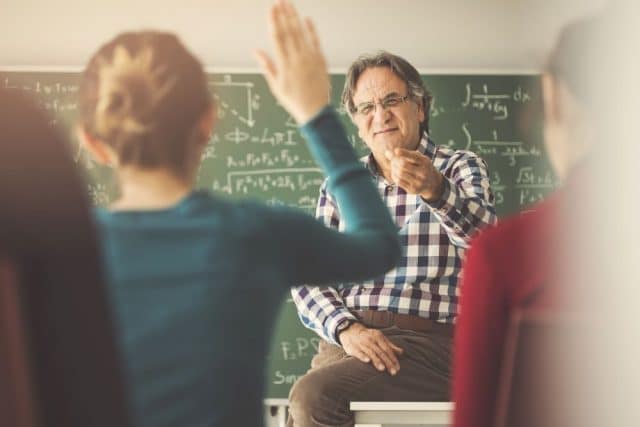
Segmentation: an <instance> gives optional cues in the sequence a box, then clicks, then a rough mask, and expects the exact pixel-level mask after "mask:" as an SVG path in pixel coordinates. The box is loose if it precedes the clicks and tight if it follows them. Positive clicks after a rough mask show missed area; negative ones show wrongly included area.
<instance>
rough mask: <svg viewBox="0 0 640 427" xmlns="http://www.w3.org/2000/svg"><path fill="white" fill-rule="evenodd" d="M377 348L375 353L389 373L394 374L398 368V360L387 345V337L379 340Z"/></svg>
mask: <svg viewBox="0 0 640 427" xmlns="http://www.w3.org/2000/svg"><path fill="white" fill-rule="evenodd" d="M376 344H377V346H378V348H377V349H374V350H375V351H377V355H378V357H379V358H380V360H381V361H382V363H383V364H384V367H385V369H386V370H387V371H389V373H390V374H391V375H395V374H396V373H397V372H398V370H399V369H400V362H399V361H398V357H397V356H396V354H395V352H394V351H393V349H392V348H391V347H390V346H389V345H388V342H387V338H386V337H383V339H382V340H381V341H378V342H377V343H376Z"/></svg>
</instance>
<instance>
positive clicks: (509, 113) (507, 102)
mask: <svg viewBox="0 0 640 427" xmlns="http://www.w3.org/2000/svg"><path fill="white" fill-rule="evenodd" d="M0 79H1V80H0V84H1V85H2V86H4V87H7V88H15V89H19V90H25V91H29V92H33V93H34V95H36V96H37V97H38V98H39V99H40V101H41V103H42V105H43V106H44V107H45V108H46V109H48V110H49V111H50V112H51V113H52V117H53V122H58V124H59V125H62V126H64V127H66V128H68V129H69V134H70V141H72V143H71V150H72V152H73V155H74V158H75V160H76V162H77V163H78V164H79V165H80V166H82V168H83V170H85V171H86V172H87V176H88V180H87V181H88V191H89V193H90V195H91V197H92V199H93V201H94V203H96V204H100V205H104V204H107V203H109V201H110V200H113V198H114V197H115V194H116V193H115V188H114V185H113V184H114V181H113V178H112V177H111V174H110V172H109V171H108V170H107V169H105V168H102V167H99V166H98V165H96V164H95V163H93V162H92V161H91V159H90V158H89V157H88V156H87V153H85V152H84V151H83V150H82V149H81V148H80V147H79V145H78V143H77V141H76V140H75V137H74V135H73V132H72V130H71V129H72V125H73V123H74V121H75V118H76V114H77V108H78V105H77V93H78V80H79V74H78V73H74V72H53V71H48V72H25V71H4V72H0ZM424 80H425V82H426V84H427V87H428V88H429V89H430V90H431V91H432V93H433V95H434V102H433V106H432V110H431V134H432V137H433V139H434V140H435V141H436V142H437V143H439V144H444V145H449V146H452V147H455V148H462V149H469V150H472V151H474V152H476V153H478V154H480V155H481V156H482V157H483V158H484V159H485V160H486V162H487V163H488V165H489V169H490V174H491V180H492V185H493V190H494V192H495V194H496V203H497V210H498V214H499V216H501V217H502V216H505V215H508V214H512V213H516V212H518V211H521V210H522V209H526V207H527V206H528V205H530V204H532V203H534V202H536V201H538V200H540V199H542V198H543V197H544V196H545V195H546V194H547V193H548V192H549V191H550V190H552V189H553V188H554V186H555V178H554V176H553V174H552V172H551V169H550V167H549V165H548V162H547V159H546V157H545V155H544V150H543V144H542V139H541V138H542V135H541V124H542V123H541V120H542V119H541V102H540V81H539V77H538V76H531V75H425V76H424ZM209 82H210V85H211V90H212V92H213V94H214V97H215V99H216V101H217V105H218V113H219V117H220V122H219V124H218V126H217V129H216V132H215V134H214V135H213V136H212V140H211V142H210V144H209V146H208V147H207V149H206V151H205V153H204V156H203V157H204V158H203V162H202V167H201V169H200V171H199V178H198V184H199V186H200V187H203V188H208V189H211V190H214V191H218V192H222V193H225V194H228V196H229V197H231V198H244V197H253V198H258V199H262V200H264V201H265V202H267V203H270V204H286V205H292V206H297V207H299V208H301V209H304V210H305V211H307V212H309V214H312V213H313V210H314V207H315V202H316V198H317V194H318V187H319V185H320V183H321V182H322V179H323V178H322V175H321V174H320V172H319V171H318V169H317V167H316V165H315V164H314V162H313V161H312V160H311V158H310V156H309V153H308V151H307V149H306V147H305V145H304V142H303V140H302V138H301V136H300V134H299V133H298V131H297V128H296V126H295V123H294V121H293V120H292V118H291V117H290V116H289V115H288V114H287V113H286V112H285V111H284V110H283V109H282V108H281V107H280V106H279V105H278V104H277V103H276V101H275V100H274V98H273V97H272V96H271V94H270V92H269V90H268V88H267V86H266V82H265V81H264V79H263V78H262V77H261V76H260V75H259V74H255V73H254V74H245V73H230V74H210V75H209ZM343 82H344V75H332V86H333V93H332V98H333V102H334V103H335V105H338V99H339V95H340V91H341V89H342V84H343ZM342 118H343V121H344V124H345V126H346V127H347V132H348V134H349V138H350V141H351V142H352V143H353V144H354V146H355V147H356V149H357V150H358V151H359V152H360V153H363V154H364V153H365V152H366V147H365V146H364V144H363V143H362V142H361V141H360V140H359V139H358V136H357V131H356V129H355V128H354V126H353V125H352V124H351V123H350V121H349V118H348V116H347V115H346V114H342ZM317 346H318V338H317V337H316V336H315V335H314V334H313V333H311V332H310V331H308V330H306V329H304V328H303V327H302V326H301V325H300V322H299V321H298V318H297V315H296V310H295V306H294V305H293V303H292V302H291V300H290V299H287V300H286V301H285V302H284V304H283V306H282V309H281V312H280V319H279V321H278V326H277V328H276V331H275V335H274V338H273V341H272V349H271V353H270V355H269V368H268V371H267V384H268V390H267V393H266V396H267V397H270V398H281V397H287V394H288V391H289V388H290V387H291V384H292V383H293V382H294V381H295V379H296V378H297V377H298V376H300V375H301V374H303V373H304V372H305V371H306V370H307V368H308V366H309V363H310V360H311V357H312V356H313V354H314V353H315V350H316V349H317Z"/></svg>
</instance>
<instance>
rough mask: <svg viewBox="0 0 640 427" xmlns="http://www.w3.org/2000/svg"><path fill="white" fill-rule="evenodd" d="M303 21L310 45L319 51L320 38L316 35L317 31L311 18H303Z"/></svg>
mask: <svg viewBox="0 0 640 427" xmlns="http://www.w3.org/2000/svg"><path fill="white" fill-rule="evenodd" d="M304 23H305V26H306V28H307V37H308V39H309V42H310V44H311V46H312V47H313V49H314V50H315V51H316V52H319V51H320V50H321V47H320V38H319V37H318V33H317V32H316V27H315V25H314V24H313V21H312V20H311V18H305V20H304Z"/></svg>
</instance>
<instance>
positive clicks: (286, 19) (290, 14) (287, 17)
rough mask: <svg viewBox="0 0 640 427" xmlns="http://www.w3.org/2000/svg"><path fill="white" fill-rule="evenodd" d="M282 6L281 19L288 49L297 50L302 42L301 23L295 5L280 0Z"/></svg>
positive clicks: (285, 0)
mask: <svg viewBox="0 0 640 427" xmlns="http://www.w3.org/2000/svg"><path fill="white" fill-rule="evenodd" d="M280 4H281V6H282V20H283V24H284V26H285V29H286V31H287V35H288V37H287V42H288V49H289V51H299V50H300V48H301V47H302V44H303V43H304V37H305V36H304V33H303V29H302V23H301V22H300V17H299V16H298V12H297V11H296V9H295V7H293V5H292V4H291V3H290V2H288V1H287V0H280Z"/></svg>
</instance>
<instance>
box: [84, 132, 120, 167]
mask: <svg viewBox="0 0 640 427" xmlns="http://www.w3.org/2000/svg"><path fill="white" fill-rule="evenodd" d="M76 137H77V138H78V141H80V144H81V145H82V148H84V149H85V150H87V151H88V152H89V154H91V157H92V158H93V160H95V161H96V162H98V163H100V164H101V165H106V166H112V165H113V164H114V163H115V153H114V152H113V150H112V149H111V147H109V146H108V145H106V144H105V143H104V142H102V141H101V140H100V139H98V138H96V137H94V136H93V135H91V134H90V133H89V132H87V130H86V129H85V127H84V126H82V125H78V126H77V127H76Z"/></svg>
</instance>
